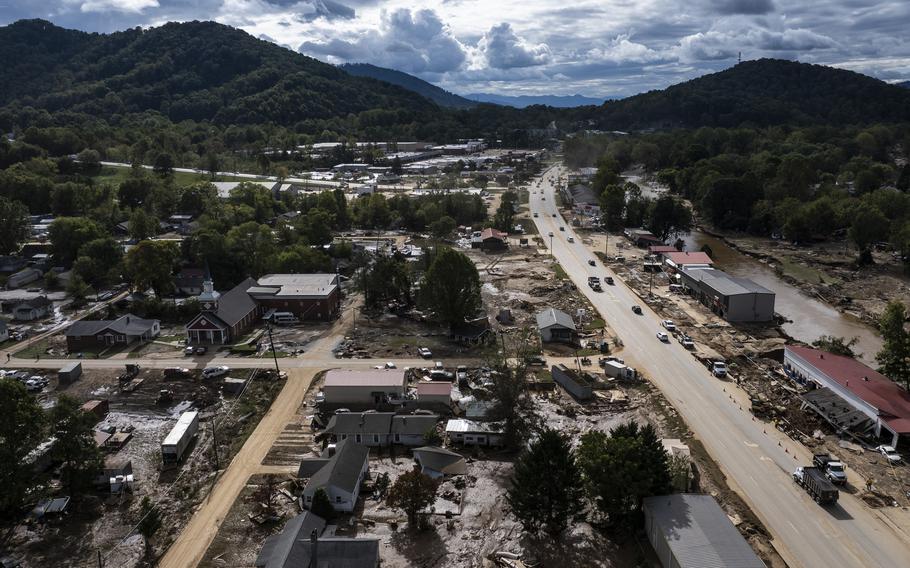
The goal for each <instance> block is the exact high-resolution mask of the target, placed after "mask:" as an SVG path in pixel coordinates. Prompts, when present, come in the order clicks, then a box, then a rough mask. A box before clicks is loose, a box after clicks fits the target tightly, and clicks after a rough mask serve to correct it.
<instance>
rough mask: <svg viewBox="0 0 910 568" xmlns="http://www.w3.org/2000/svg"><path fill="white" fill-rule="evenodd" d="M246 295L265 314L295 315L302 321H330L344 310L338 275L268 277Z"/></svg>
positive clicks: (281, 275)
mask: <svg viewBox="0 0 910 568" xmlns="http://www.w3.org/2000/svg"><path fill="white" fill-rule="evenodd" d="M246 292H247V294H249V295H250V297H251V298H253V300H255V301H256V303H258V304H259V305H260V306H262V308H263V309H264V310H269V309H271V310H277V311H281V312H291V313H292V314H294V315H295V316H297V317H298V318H299V319H300V320H320V321H326V320H330V319H334V318H335V317H337V316H338V314H339V312H340V310H341V288H340V286H339V281H338V275H337V274H268V275H266V276H263V277H262V278H260V279H259V280H258V281H257V282H256V283H255V284H254V285H252V286H250V287H249V288H247V290H246Z"/></svg>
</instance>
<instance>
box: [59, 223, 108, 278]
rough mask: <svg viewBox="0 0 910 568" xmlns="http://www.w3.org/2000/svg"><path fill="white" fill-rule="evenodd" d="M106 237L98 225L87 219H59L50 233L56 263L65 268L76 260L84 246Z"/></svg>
mask: <svg viewBox="0 0 910 568" xmlns="http://www.w3.org/2000/svg"><path fill="white" fill-rule="evenodd" d="M106 236H107V232H106V231H105V230H104V229H103V228H102V227H101V226H100V225H99V224H98V223H96V222H94V221H92V220H91V219H87V218H85V217H59V218H57V219H56V220H55V221H54V222H53V223H51V227H50V230H49V231H48V237H50V241H51V251H53V254H54V262H56V263H57V264H61V265H64V266H69V265H70V264H72V262H73V261H74V260H76V257H77V255H78V253H79V250H80V249H81V248H82V246H83V245H84V244H86V243H88V242H89V241H94V240H95V239H101V238H104V237H106Z"/></svg>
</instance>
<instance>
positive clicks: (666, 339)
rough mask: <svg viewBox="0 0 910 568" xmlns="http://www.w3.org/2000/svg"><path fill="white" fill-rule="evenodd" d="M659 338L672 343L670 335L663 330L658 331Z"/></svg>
mask: <svg viewBox="0 0 910 568" xmlns="http://www.w3.org/2000/svg"><path fill="white" fill-rule="evenodd" d="M657 339H659V340H661V341H663V342H664V343H670V336H669V335H667V334H666V332H663V331H658V332H657Z"/></svg>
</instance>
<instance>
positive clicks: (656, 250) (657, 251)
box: [648, 245, 679, 259]
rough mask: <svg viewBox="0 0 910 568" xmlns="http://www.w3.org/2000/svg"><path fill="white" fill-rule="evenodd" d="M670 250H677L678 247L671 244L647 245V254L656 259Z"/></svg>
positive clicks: (670, 251) (661, 257)
mask: <svg viewBox="0 0 910 568" xmlns="http://www.w3.org/2000/svg"><path fill="white" fill-rule="evenodd" d="M672 252H679V249H677V248H676V247H674V246H671V245H651V246H649V247H648V255H649V256H653V257H657V258H658V259H663V258H664V255H665V254H669V253H672Z"/></svg>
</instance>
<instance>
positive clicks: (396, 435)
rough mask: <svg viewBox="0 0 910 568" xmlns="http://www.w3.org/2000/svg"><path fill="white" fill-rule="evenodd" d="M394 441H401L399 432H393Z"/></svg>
mask: <svg viewBox="0 0 910 568" xmlns="http://www.w3.org/2000/svg"><path fill="white" fill-rule="evenodd" d="M395 441H396V442H400V441H401V434H395Z"/></svg>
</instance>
